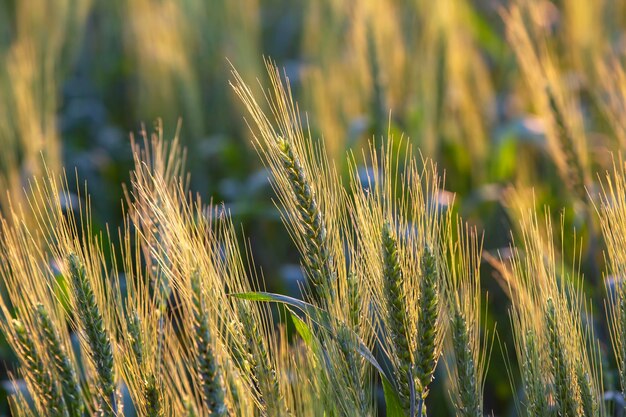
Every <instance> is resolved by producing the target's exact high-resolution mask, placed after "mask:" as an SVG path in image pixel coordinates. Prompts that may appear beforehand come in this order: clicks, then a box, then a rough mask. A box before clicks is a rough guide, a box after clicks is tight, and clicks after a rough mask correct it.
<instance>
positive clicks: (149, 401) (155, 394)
mask: <svg viewBox="0 0 626 417" xmlns="http://www.w3.org/2000/svg"><path fill="white" fill-rule="evenodd" d="M143 396H144V399H145V401H146V417H164V416H165V414H164V412H163V407H162V405H161V395H160V393H159V389H158V386H157V382H156V377H155V376H154V375H150V376H148V377H147V378H146V380H145V382H144V390H143Z"/></svg>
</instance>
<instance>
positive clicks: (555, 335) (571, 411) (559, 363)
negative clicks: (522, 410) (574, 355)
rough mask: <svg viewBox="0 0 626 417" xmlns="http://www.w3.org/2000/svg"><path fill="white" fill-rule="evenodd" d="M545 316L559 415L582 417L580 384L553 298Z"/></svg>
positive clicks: (547, 305)
mask: <svg viewBox="0 0 626 417" xmlns="http://www.w3.org/2000/svg"><path fill="white" fill-rule="evenodd" d="M545 316H546V330H547V332H548V342H549V348H550V362H551V367H552V374H553V376H554V397H555V398H554V399H555V402H556V403H557V407H558V409H559V413H560V415H563V416H579V415H582V404H581V403H580V392H579V390H578V384H577V383H576V380H575V377H574V375H572V372H571V370H570V369H569V362H568V358H567V354H566V352H565V349H564V347H563V342H562V340H561V335H560V333H559V327H558V321H557V320H558V318H557V315H556V309H555V307H554V301H553V300H552V298H548V300H547V301H546V308H545Z"/></svg>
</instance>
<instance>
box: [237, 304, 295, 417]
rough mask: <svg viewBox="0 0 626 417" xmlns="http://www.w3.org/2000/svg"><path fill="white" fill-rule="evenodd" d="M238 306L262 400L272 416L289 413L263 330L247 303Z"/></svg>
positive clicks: (267, 411) (266, 410)
mask: <svg viewBox="0 0 626 417" xmlns="http://www.w3.org/2000/svg"><path fill="white" fill-rule="evenodd" d="M238 307H239V309H238V310H239V311H238V313H239V318H240V320H241V324H242V331H243V334H244V336H245V338H246V341H247V343H248V353H249V358H250V359H251V367H252V372H253V374H254V377H255V379H256V380H257V382H258V384H259V390H260V392H261V402H262V403H263V406H264V407H265V412H266V413H267V414H268V415H272V416H284V415H287V414H288V411H287V406H286V404H285V401H284V398H283V396H282V395H281V393H280V387H279V385H278V379H277V377H276V370H275V369H274V367H273V366H272V362H271V359H270V354H269V352H268V350H267V345H266V343H265V340H264V339H263V330H262V329H260V328H259V326H258V323H257V320H255V319H254V317H253V316H252V314H251V312H250V309H249V307H248V304H247V303H245V302H239V303H238Z"/></svg>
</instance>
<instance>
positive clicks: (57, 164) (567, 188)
mask: <svg viewBox="0 0 626 417" xmlns="http://www.w3.org/2000/svg"><path fill="white" fill-rule="evenodd" d="M625 28H626V2H623V1H620V0H593V1H591V0H589V1H581V0H560V1H556V0H555V1H547V0H546V1H543V0H534V1H527V0H511V1H504V0H502V1H497V0H474V1H471V0H439V1H434V2H433V1H430V0H376V1H374V0H209V1H207V0H0V210H5V211H6V210H8V209H9V199H10V200H11V201H12V202H13V204H14V205H16V204H19V203H20V202H23V201H24V197H23V192H22V189H23V188H24V187H25V186H26V185H27V184H28V179H29V178H30V177H32V176H37V175H42V174H43V173H45V171H46V170H48V171H50V172H60V171H61V170H62V168H63V167H65V168H66V169H67V170H68V172H69V173H70V174H71V175H68V176H69V178H70V180H69V182H70V188H74V189H75V188H76V187H75V186H73V185H72V184H73V183H74V184H75V181H74V179H73V178H74V175H73V172H74V169H75V168H76V169H77V171H78V173H79V178H80V181H81V183H82V181H86V182H87V184H88V187H89V190H90V194H91V203H92V209H93V216H94V228H95V229H101V228H103V227H105V225H106V224H109V225H110V226H111V227H112V228H115V227H117V226H118V225H119V224H120V223H121V221H122V217H123V213H122V210H121V205H120V202H121V200H122V199H123V188H122V186H121V184H122V183H124V182H127V181H128V171H129V169H130V167H131V161H132V155H131V151H130V139H129V134H130V133H132V132H134V133H135V134H137V133H138V132H140V131H141V130H142V128H143V127H142V126H145V129H146V130H147V131H151V130H153V128H154V126H155V123H156V120H157V119H158V118H160V119H162V123H163V126H164V131H165V136H166V137H172V136H174V134H175V133H176V131H177V127H178V126H179V120H182V122H181V124H180V138H181V141H182V143H183V144H184V145H185V146H186V147H187V149H188V151H189V152H188V160H187V162H188V163H187V168H188V169H189V171H190V172H191V174H192V177H191V178H192V182H191V189H192V190H193V191H194V192H198V193H199V194H200V195H202V196H203V197H204V198H205V199H206V200H208V199H213V201H214V202H216V203H221V202H224V204H226V205H227V207H228V208H229V209H230V211H231V213H232V215H233V217H234V220H235V222H236V224H242V228H243V230H244V231H245V234H246V236H247V237H248V238H249V240H250V243H251V249H252V252H253V254H254V257H255V260H256V263H257V265H258V266H259V268H261V269H262V270H263V273H264V276H265V279H266V282H267V285H268V288H269V289H270V290H271V291H276V292H283V293H288V294H297V288H298V283H299V282H300V281H301V280H302V276H301V271H300V267H299V259H298V254H297V251H296V250H295V247H294V245H292V243H291V241H290V239H289V236H288V234H287V232H286V231H285V229H284V228H283V226H282V224H281V221H280V218H279V215H278V212H277V210H276V208H275V206H274V204H273V202H272V197H273V193H272V189H271V185H270V183H269V181H268V174H267V172H266V171H265V170H264V169H263V167H262V165H261V164H260V161H259V158H258V156H257V154H256V152H255V150H254V148H253V146H252V145H251V136H250V133H249V129H248V127H247V125H246V123H245V121H244V118H243V117H244V112H243V107H242V106H241V105H240V103H238V100H237V99H236V97H234V94H233V93H232V91H231V88H230V86H229V84H228V82H229V79H230V78H231V75H230V71H231V67H230V64H229V61H230V62H232V65H233V66H234V67H235V68H236V69H237V70H238V71H239V72H240V73H241V74H242V76H243V78H244V79H245V80H247V81H248V83H249V84H250V85H251V86H253V87H255V88H257V89H258V91H259V92H261V91H262V89H261V87H260V85H265V68H264V65H263V57H264V56H266V57H270V58H271V59H273V60H275V61H276V63H277V65H278V66H279V67H280V68H284V71H285V73H286V74H287V76H288V77H289V79H290V81H291V83H292V87H293V91H294V94H295V96H296V100H297V101H298V102H299V104H300V110H301V111H302V112H303V113H304V112H306V115H307V118H308V121H309V123H310V128H311V132H312V136H313V139H314V140H322V141H324V142H325V145H326V149H327V151H328V153H329V155H330V157H331V158H333V160H334V161H335V163H336V165H337V167H338V169H339V170H340V171H342V172H344V173H345V174H347V172H345V171H346V168H345V167H344V166H345V163H344V161H345V158H344V156H345V154H346V151H347V150H348V149H355V150H356V152H357V154H358V153H359V152H360V151H359V149H360V148H362V147H364V146H367V143H368V140H370V139H372V138H377V141H378V142H380V140H381V139H380V138H381V137H384V136H386V135H387V134H388V133H391V134H393V135H394V136H395V137H400V136H401V135H402V134H404V135H405V136H406V137H409V138H410V141H411V143H412V144H413V145H414V147H416V148H419V150H420V151H421V153H422V154H423V155H424V156H428V157H432V158H433V159H435V160H436V161H437V162H438V164H439V167H440V169H441V170H442V171H444V170H445V176H446V184H445V190H446V193H450V194H449V195H452V194H454V195H455V200H454V209H455V210H456V211H457V212H458V213H460V214H461V215H462V216H463V217H464V218H465V219H466V220H468V221H469V222H470V223H471V224H473V225H475V226H476V227H477V228H478V229H479V230H480V231H482V232H484V245H485V252H486V255H485V261H484V266H483V268H482V269H483V289H484V291H485V293H488V294H489V299H490V303H489V305H490V307H489V320H488V324H489V325H490V326H491V327H493V324H494V323H496V322H497V323H498V335H499V340H500V341H501V342H500V341H496V343H495V347H494V350H493V353H492V356H491V366H490V369H489V372H488V376H487V381H486V387H485V399H486V405H485V409H486V410H493V413H494V415H496V416H509V415H511V416H512V415H515V409H514V407H513V405H512V404H513V402H512V398H513V396H514V395H515V393H514V389H513V388H512V387H511V383H510V379H509V376H508V375H507V370H506V369H507V367H506V366H505V363H506V362H507V361H508V360H507V359H506V357H507V356H508V355H510V356H514V354H513V352H508V353H507V352H506V351H505V350H504V349H501V348H500V346H501V345H506V344H510V343H509V342H510V340H511V335H510V326H509V318H508V313H507V309H508V299H507V297H506V294H505V293H504V292H503V291H502V290H501V280H500V279H499V275H498V273H497V269H498V262H496V261H495V258H497V256H498V251H499V252H500V253H501V254H502V255H503V256H504V257H506V253H507V252H506V250H507V248H508V245H509V244H510V243H511V241H512V236H515V234H516V231H515V228H516V224H517V223H516V222H517V220H516V217H517V216H518V213H519V209H520V208H526V209H528V208H533V207H535V208H536V209H537V210H538V211H542V210H543V207H545V206H550V207H551V208H552V209H551V215H552V216H553V217H554V218H555V221H554V222H553V224H556V225H559V226H560V225H561V224H563V225H564V230H565V234H566V235H567V236H568V238H567V239H564V241H563V242H562V245H560V246H558V247H561V246H562V257H563V260H564V262H570V263H571V262H572V261H573V259H574V257H579V258H580V259H581V263H582V269H583V271H584V274H585V285H586V287H587V290H588V294H589V295H590V296H591V297H594V299H597V298H595V297H598V298H599V296H600V295H601V292H602V279H603V273H602V271H603V270H604V266H603V256H602V250H603V243H602V242H601V241H600V238H599V237H598V224H597V219H596V213H595V208H594V205H593V199H594V197H595V195H596V194H597V191H598V174H600V175H603V173H604V172H605V170H606V169H610V168H611V167H612V164H613V159H612V155H613V154H612V152H613V153H614V155H617V153H616V152H619V151H620V150H621V149H622V148H623V147H625V146H626V69H625V66H624V65H625V61H624V59H625V53H626V37H625V34H624V29H625ZM257 80H258V81H259V83H257ZM259 84H260V85H259ZM42 155H43V158H42ZM44 159H45V164H44V162H43V161H44ZM513 188H514V189H515V192H512V189H513ZM444 197H445V196H444ZM70 201H72V200H70ZM574 231H575V232H576V239H572V238H570V236H573V233H574ZM556 235H557V236H560V234H558V233H557V234H556ZM268 242H271V244H267V243H268ZM560 243H561V242H559V244H560ZM573 243H576V244H578V245H579V246H580V245H582V248H579V249H580V253H577V252H576V251H575V248H574V246H573ZM594 310H595V311H600V312H601V311H603V306H602V305H598V306H595V307H594ZM590 320H591V319H590ZM594 320H595V319H594ZM597 320H598V321H599V324H598V328H599V331H598V334H599V335H600V337H601V338H603V346H602V348H603V349H604V350H605V351H607V352H608V351H609V350H610V344H609V342H608V340H607V338H606V337H605V335H606V334H605V333H602V328H603V324H602V323H601V322H602V319H601V318H599V319H597ZM603 335H604V336H603ZM608 356H610V355H608ZM0 359H1V361H2V364H3V366H1V369H2V370H1V372H0V379H2V380H5V381H6V380H7V379H8V376H7V375H8V374H9V373H10V372H11V371H13V370H14V369H15V364H14V362H13V358H12V354H11V352H10V349H9V348H8V347H7V345H6V344H5V343H3V344H2V345H0ZM510 366H511V367H512V369H513V371H512V374H513V375H517V372H516V371H515V367H516V365H515V364H514V363H511V364H510ZM440 368H443V367H442V366H440ZM606 369H607V370H606V371H605V373H604V377H605V387H606V388H607V390H610V389H611V388H612V387H614V386H615V381H616V379H615V375H614V374H613V373H612V371H611V369H612V367H611V365H610V364H607V365H606ZM439 371H440V373H439V377H440V378H445V370H444V369H440V370H439ZM3 386H4V387H5V388H6V387H7V386H8V385H7V384H6V383H5V384H4V385H3ZM437 386H438V387H439V388H437V391H436V392H433V393H432V394H431V397H430V398H431V399H430V401H431V402H432V403H431V405H429V406H430V407H431V409H432V410H440V411H438V412H437V415H446V413H445V411H444V410H448V409H449V408H448V406H447V404H448V402H449V399H448V396H447V394H446V392H445V387H444V385H443V384H437ZM4 396H5V395H4V394H3V395H0V397H2V398H1V399H0V412H1V413H5V414H6V413H7V412H8V411H7V408H6V400H5V399H4Z"/></svg>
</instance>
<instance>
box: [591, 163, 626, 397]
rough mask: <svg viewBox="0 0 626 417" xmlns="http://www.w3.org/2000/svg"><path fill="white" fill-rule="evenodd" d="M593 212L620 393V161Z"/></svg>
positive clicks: (625, 381)
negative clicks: (600, 241) (601, 243)
mask: <svg viewBox="0 0 626 417" xmlns="http://www.w3.org/2000/svg"><path fill="white" fill-rule="evenodd" d="M597 211H598V214H599V216H600V224H601V228H602V235H603V237H604V241H605V242H606V257H607V268H608V271H607V273H608V274H609V275H608V276H607V278H606V280H605V286H606V291H607V298H608V300H607V316H608V323H609V330H610V334H611V342H612V343H613V351H614V353H615V358H616V359H617V367H618V370H619V377H620V384H621V388H622V392H624V391H626V389H625V387H626V286H624V277H626V251H625V250H624V248H625V247H626V246H625V245H626V240H625V238H626V169H625V166H624V161H623V160H622V158H621V157H620V158H619V159H618V160H617V161H614V166H613V172H611V173H608V172H607V174H606V178H605V181H604V182H603V184H602V193H601V194H600V197H599V204H598V205H597Z"/></svg>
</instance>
